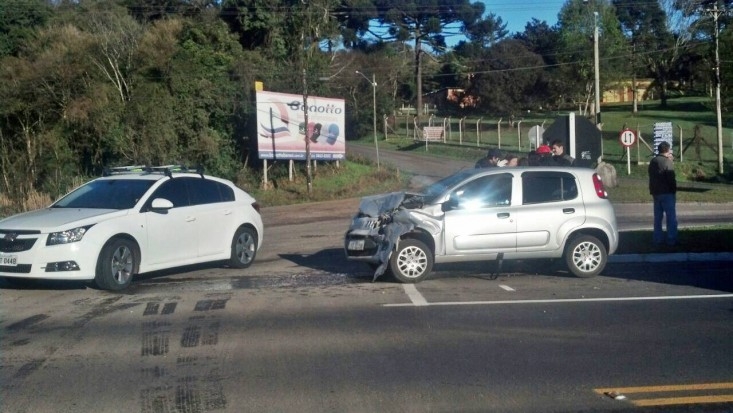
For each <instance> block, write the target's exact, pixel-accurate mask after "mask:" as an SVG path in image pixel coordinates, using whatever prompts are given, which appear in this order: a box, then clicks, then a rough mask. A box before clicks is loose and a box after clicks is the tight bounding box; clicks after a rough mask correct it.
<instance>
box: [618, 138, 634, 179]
mask: <svg viewBox="0 0 733 413" xmlns="http://www.w3.org/2000/svg"><path fill="white" fill-rule="evenodd" d="M618 140H619V142H621V145H623V146H625V147H626V174H627V175H631V147H632V146H633V145H634V143H636V134H635V133H634V131H632V130H631V129H628V128H627V129H624V130H622V131H621V133H619V135H618Z"/></svg>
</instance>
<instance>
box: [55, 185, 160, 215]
mask: <svg viewBox="0 0 733 413" xmlns="http://www.w3.org/2000/svg"><path fill="white" fill-rule="evenodd" d="M154 183H155V181H154V180H148V179H102V180H97V181H92V182H89V183H87V184H86V185H82V186H80V187H79V188H77V189H76V190H74V191H72V192H71V193H69V194H68V195H66V196H65V197H63V198H61V199H60V200H58V201H57V202H56V203H55V204H53V205H52V207H53V208H97V209H130V208H132V207H134V206H135V204H136V203H137V201H139V200H140V198H141V197H142V196H143V194H145V192H146V191H147V190H148V189H149V188H150V187H151V186H152V185H153V184H154Z"/></svg>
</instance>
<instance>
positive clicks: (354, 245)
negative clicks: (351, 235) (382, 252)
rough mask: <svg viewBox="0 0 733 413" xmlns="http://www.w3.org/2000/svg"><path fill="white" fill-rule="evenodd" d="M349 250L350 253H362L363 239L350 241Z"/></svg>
mask: <svg viewBox="0 0 733 413" xmlns="http://www.w3.org/2000/svg"><path fill="white" fill-rule="evenodd" d="M349 249H350V250H352V251H363V250H364V240H363V239H352V240H350V241H349Z"/></svg>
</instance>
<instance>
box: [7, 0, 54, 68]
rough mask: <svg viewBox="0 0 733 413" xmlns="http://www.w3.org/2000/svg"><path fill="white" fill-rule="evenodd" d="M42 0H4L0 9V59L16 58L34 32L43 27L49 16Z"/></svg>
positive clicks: (47, 7)
mask: <svg viewBox="0 0 733 413" xmlns="http://www.w3.org/2000/svg"><path fill="white" fill-rule="evenodd" d="M51 11H52V9H51V7H50V6H49V4H48V2H46V1H44V0H4V1H3V5H2V7H0V57H2V56H9V55H12V56H17V55H18V53H19V52H20V49H21V47H22V46H23V44H24V42H25V41H27V40H32V38H33V35H34V33H35V30H36V29H38V28H41V27H43V26H44V25H45V24H46V22H47V21H48V18H49V17H50V15H51Z"/></svg>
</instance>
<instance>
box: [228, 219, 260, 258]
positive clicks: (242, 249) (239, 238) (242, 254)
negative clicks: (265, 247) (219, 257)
mask: <svg viewBox="0 0 733 413" xmlns="http://www.w3.org/2000/svg"><path fill="white" fill-rule="evenodd" d="M256 255H257V233H256V232H255V230H253V229H252V228H249V227H240V228H239V229H238V230H237V232H236V233H234V238H233V239H232V255H231V257H230V258H229V265H231V266H232V267H234V268H247V267H249V266H250V265H252V262H253V261H254V260H255V256H256Z"/></svg>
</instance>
